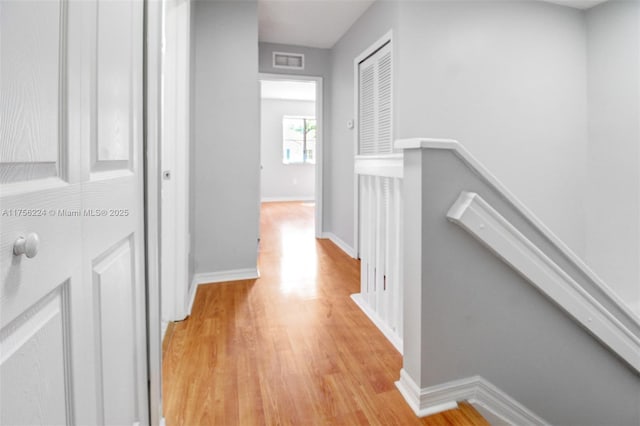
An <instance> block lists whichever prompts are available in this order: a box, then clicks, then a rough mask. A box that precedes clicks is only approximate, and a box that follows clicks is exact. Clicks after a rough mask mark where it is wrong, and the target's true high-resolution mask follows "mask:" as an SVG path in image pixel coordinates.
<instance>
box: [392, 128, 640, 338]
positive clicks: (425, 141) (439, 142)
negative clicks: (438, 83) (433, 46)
mask: <svg viewBox="0 0 640 426" xmlns="http://www.w3.org/2000/svg"><path fill="white" fill-rule="evenodd" d="M394 147H395V148H396V149H402V150H404V149H425V148H428V149H441V150H448V151H451V152H453V153H454V154H455V155H456V156H457V157H458V158H460V159H461V160H462V161H463V162H464V163H465V164H466V165H467V166H468V167H469V168H471V169H472V170H473V171H474V172H475V173H476V174H477V175H479V176H480V177H481V178H482V179H484V180H485V181H486V182H487V183H488V184H490V185H491V186H493V187H494V188H495V190H496V191H498V193H500V195H501V196H502V197H503V198H504V199H506V200H507V201H508V202H509V203H511V204H512V205H513V206H514V207H515V208H516V209H517V210H519V211H520V213H521V214H522V215H523V216H524V217H525V219H527V220H528V221H529V222H530V223H531V224H532V225H533V226H534V227H536V228H537V229H538V230H539V231H540V233H542V235H544V236H545V237H546V238H547V239H548V240H549V242H550V243H551V244H553V245H554V246H555V247H556V248H557V249H558V250H559V251H560V252H561V253H562V254H563V255H564V256H565V257H567V259H569V260H570V261H571V262H572V263H573V264H574V266H575V267H576V268H578V269H580V271H581V272H582V273H583V274H584V275H585V276H586V277H587V278H588V279H589V280H590V281H591V282H593V283H594V284H595V285H596V286H597V287H599V289H600V290H601V291H602V293H603V294H604V295H605V296H606V298H608V299H609V301H611V302H613V303H614V304H615V305H616V306H617V307H618V309H619V311H620V313H621V314H622V315H624V316H625V319H626V320H628V321H631V322H633V323H635V324H637V325H638V326H640V317H639V316H638V315H637V314H636V313H635V312H634V311H632V310H631V309H630V308H629V307H628V306H627V305H626V304H625V303H624V302H623V301H622V299H621V298H620V297H619V296H618V295H617V294H616V293H614V292H613V290H611V288H610V287H609V286H608V285H607V284H606V283H605V282H604V281H603V280H602V279H601V278H600V277H599V276H598V275H596V273H595V272H594V271H593V270H592V269H591V268H589V267H588V266H587V265H586V264H585V263H584V261H583V260H582V259H581V258H580V257H578V255H576V254H575V253H574V252H573V251H572V250H571V249H570V248H569V247H568V246H567V245H566V244H565V243H564V242H563V241H562V240H561V239H560V238H558V237H557V236H556V235H555V234H554V233H553V232H551V230H550V229H549V228H548V227H547V226H546V225H545V224H544V223H543V222H542V221H541V220H540V219H538V218H537V217H536V215H534V214H533V213H532V212H531V211H530V210H529V209H528V208H527V207H526V206H525V205H524V204H523V203H522V202H521V201H520V200H519V199H518V198H516V197H515V196H514V195H513V194H512V193H511V191H509V190H508V189H507V188H506V186H505V185H504V184H503V183H502V182H500V181H499V180H498V178H496V177H495V176H494V175H493V174H491V172H489V171H488V170H487V168H486V167H485V166H484V165H482V163H480V161H478V160H477V159H476V158H475V157H474V156H473V155H472V154H471V153H470V152H469V151H468V150H467V149H466V148H465V147H464V146H463V145H462V144H461V143H460V142H458V141H456V140H453V139H436V138H410V139H399V140H397V141H396V143H395V145H394Z"/></svg>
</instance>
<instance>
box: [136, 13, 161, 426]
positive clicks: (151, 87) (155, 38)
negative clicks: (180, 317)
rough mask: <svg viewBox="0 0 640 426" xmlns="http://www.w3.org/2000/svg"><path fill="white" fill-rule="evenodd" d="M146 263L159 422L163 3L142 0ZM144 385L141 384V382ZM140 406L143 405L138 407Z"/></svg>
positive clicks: (151, 376) (151, 374)
mask: <svg viewBox="0 0 640 426" xmlns="http://www.w3.org/2000/svg"><path fill="white" fill-rule="evenodd" d="M144 13H145V22H146V25H145V34H144V40H145V52H144V54H145V61H144V62H145V69H144V74H145V85H146V89H147V90H146V96H145V126H146V132H145V140H144V144H145V152H144V167H145V170H144V174H145V183H144V185H145V188H144V190H145V195H146V204H145V208H144V211H145V225H146V228H145V262H146V274H145V275H146V292H147V305H146V311H147V321H148V325H147V329H146V330H145V332H146V333H145V334H146V336H147V344H148V353H147V357H148V359H147V362H148V366H147V368H148V389H149V407H148V408H149V412H150V417H149V423H150V424H151V425H153V426H155V425H158V424H161V423H162V335H161V334H160V333H161V330H162V324H161V311H160V309H161V305H160V253H159V249H158V247H159V243H160V218H159V216H158V215H159V212H160V207H161V204H160V136H161V130H160V129H161V120H162V100H161V94H162V56H161V52H162V30H163V22H162V21H163V6H162V3H160V2H145V10H144ZM143 386H144V385H143ZM141 408H142V407H141Z"/></svg>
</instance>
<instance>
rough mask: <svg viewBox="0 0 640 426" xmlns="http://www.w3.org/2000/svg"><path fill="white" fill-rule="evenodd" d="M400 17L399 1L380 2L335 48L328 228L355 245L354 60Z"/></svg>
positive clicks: (332, 52)
mask: <svg viewBox="0 0 640 426" xmlns="http://www.w3.org/2000/svg"><path fill="white" fill-rule="evenodd" d="M396 19H397V7H396V3H395V2H386V1H377V2H375V3H373V5H372V6H371V7H370V8H369V9H368V10H367V11H366V12H365V13H364V14H363V15H362V17H361V18H360V19H359V20H358V21H357V22H356V23H355V24H354V25H353V26H352V27H351V29H349V31H348V32H347V33H346V34H345V35H344V36H343V37H342V38H341V39H340V40H338V42H337V43H336V44H335V46H334V47H333V49H332V50H331V101H332V102H331V106H332V107H331V123H332V127H331V133H330V140H331V147H330V149H329V152H328V153H326V154H325V158H326V159H327V161H326V164H325V173H326V176H327V177H326V179H325V182H326V189H325V194H326V198H325V203H326V204H325V205H326V209H325V211H327V215H326V217H325V227H326V230H328V231H330V232H333V233H334V234H335V235H337V236H338V238H340V239H341V240H342V241H344V242H345V243H347V244H349V245H350V246H351V247H354V241H353V232H354V229H353V227H354V223H353V207H354V203H353V197H354V194H353V180H354V174H353V156H354V133H353V130H351V129H348V128H347V121H348V120H352V119H355V118H356V117H355V114H354V108H355V106H354V87H353V83H354V82H353V73H354V71H353V66H354V65H353V60H354V59H355V58H356V57H357V56H358V55H360V53H362V52H363V51H364V50H365V49H367V48H368V47H369V46H371V45H372V44H373V43H375V42H376V41H377V40H378V39H379V38H380V37H382V36H383V35H385V34H386V33H387V32H388V31H389V30H391V29H394V28H395V26H396Z"/></svg>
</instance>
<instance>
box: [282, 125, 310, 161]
mask: <svg viewBox="0 0 640 426" xmlns="http://www.w3.org/2000/svg"><path fill="white" fill-rule="evenodd" d="M282 135H283V137H282V162H283V163H284V164H303V163H308V164H315V163H316V119H315V117H287V116H285V117H283V119H282Z"/></svg>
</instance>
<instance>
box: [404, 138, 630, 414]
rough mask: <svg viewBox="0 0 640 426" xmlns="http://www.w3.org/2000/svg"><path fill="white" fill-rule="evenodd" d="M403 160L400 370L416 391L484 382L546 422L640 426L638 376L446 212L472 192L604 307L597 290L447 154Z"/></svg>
mask: <svg viewBox="0 0 640 426" xmlns="http://www.w3.org/2000/svg"><path fill="white" fill-rule="evenodd" d="M405 155H406V157H405V180H404V182H403V190H404V199H405V200H406V204H405V213H404V214H405V216H404V218H405V222H404V226H405V246H404V250H405V253H407V258H406V259H405V261H404V270H405V293H404V303H405V306H407V307H409V308H408V309H406V310H405V313H404V314H405V317H404V327H405V334H404V368H405V370H406V371H407V372H408V373H409V374H410V376H411V377H412V378H413V379H414V381H415V382H416V383H418V385H419V386H420V387H421V388H424V387H428V386H433V385H436V384H441V383H444V382H448V381H451V380H456V379H462V378H466V377H470V376H474V375H480V376H482V377H484V378H486V379H487V380H489V381H490V382H491V383H493V384H494V385H496V386H497V387H498V388H500V389H502V390H503V391H505V392H506V393H507V394H508V395H509V396H511V397H512V398H514V399H515V400H516V401H518V402H520V403H521V404H523V405H524V406H525V407H527V408H529V409H531V410H532V411H533V412H534V413H536V414H538V415H539V416H541V417H542V418H544V419H545V420H547V421H549V422H550V423H551V424H558V425H576V426H578V425H579V426H588V425H594V426H595V425H605V424H606V425H620V426H628V425H637V424H640V410H639V409H638V398H639V397H640V377H639V376H638V374H637V373H636V372H635V371H634V370H633V369H632V368H630V367H629V366H628V365H627V364H625V363H624V362H623V361H621V360H620V359H619V358H618V357H617V356H616V355H614V354H613V353H611V352H610V351H609V350H608V349H606V348H605V347H604V346H603V345H602V344H600V343H599V342H598V341H597V340H596V339H594V338H593V337H592V336H591V335H589V334H588V332H587V331H585V330H584V329H583V328H582V327H581V326H580V325H579V324H577V323H576V322H574V321H573V320H572V319H571V318H570V317H569V316H568V315H567V314H566V313H565V312H564V311H563V310H562V309H561V308H560V307H558V306H556V305H555V304H554V303H553V302H552V301H550V300H549V299H548V298H547V297H545V296H544V295H542V294H541V293H540V292H538V290H537V289H536V288H535V287H533V286H532V285H531V284H529V283H528V282H527V281H526V280H525V279H523V278H522V277H521V276H520V275H518V274H517V273H516V272H515V271H513V270H512V269H511V268H510V267H509V266H507V265H506V264H505V263H504V262H503V261H501V260H500V259H499V258H498V257H497V256H495V255H494V254H493V253H491V251H490V250H488V249H487V248H485V247H484V246H483V245H481V244H480V243H479V242H478V241H476V240H475V239H474V237H472V236H471V235H470V234H468V233H467V232H466V231H464V230H463V229H462V228H460V227H458V226H457V225H455V224H453V223H450V222H448V221H447V219H446V214H447V211H448V209H449V208H450V207H451V205H452V204H453V203H454V202H455V201H456V199H457V198H458V196H459V194H460V192H461V191H463V190H466V191H473V192H477V193H478V194H480V196H482V197H483V198H484V199H485V200H486V201H487V202H489V204H491V205H492V206H493V207H494V208H496V210H498V212H500V214H501V215H503V216H504V217H505V218H506V219H507V220H509V221H510V222H511V223H513V224H514V225H515V226H516V227H517V228H518V230H519V231H520V232H522V233H523V234H524V235H525V236H526V237H527V238H528V239H530V240H531V241H533V242H534V244H536V245H537V246H538V247H540V248H541V249H542V250H543V251H544V253H545V254H546V255H548V256H550V257H551V259H553V261H554V262H556V263H558V264H559V265H561V267H563V269H564V270H565V271H566V272H567V273H568V274H569V275H570V276H571V277H572V278H573V279H574V280H576V281H577V282H578V283H579V284H580V285H581V286H582V287H583V288H585V290H587V291H588V292H589V293H590V294H592V295H593V296H594V297H595V298H596V299H597V300H598V301H601V302H603V303H605V305H606V304H607V303H608V302H607V300H606V298H605V297H603V296H602V294H599V292H598V289H597V288H596V287H595V286H593V283H592V282H590V280H589V279H588V278H587V277H586V276H584V275H583V274H582V273H581V272H580V271H579V270H578V269H577V268H576V267H574V266H572V263H571V262H570V261H569V260H568V259H567V258H565V257H564V256H563V255H562V253H561V252H559V251H558V250H557V249H556V248H555V247H554V246H553V244H551V243H550V242H549V241H548V240H547V239H546V238H545V237H544V236H543V235H542V234H541V233H540V232H538V231H537V230H536V229H535V228H534V227H533V226H532V225H531V224H530V223H529V222H528V221H527V220H526V219H525V218H524V217H523V216H522V215H521V214H520V212H518V211H517V210H516V209H514V208H513V206H512V205H511V204H510V203H509V202H507V201H506V200H505V199H504V198H503V197H502V196H501V195H500V194H499V193H498V192H496V191H495V190H494V189H493V188H492V187H491V186H490V185H488V184H487V183H486V182H485V181H484V180H482V179H480V178H479V177H478V175H476V174H475V173H474V172H473V171H472V170H470V169H469V168H468V167H467V166H466V165H464V163H463V162H462V161H461V160H460V159H459V158H458V157H456V156H455V155H454V154H453V153H452V152H447V151H438V150H425V151H420V150H412V152H410V153H408V154H405ZM420 164H421V167H422V168H421V169H418V166H419V165H420ZM420 203H421V204H422V209H421V210H420ZM416 212H421V213H418V214H416ZM407 244H408V245H407ZM610 308H611V309H612V312H614V313H615V314H614V315H616V317H617V318H620V319H621V320H623V321H624V324H625V325H626V326H628V327H629V329H630V330H631V332H632V333H633V334H634V335H636V336H638V335H640V325H639V324H638V323H637V322H636V321H634V320H633V319H631V318H630V317H627V316H624V315H623V313H621V312H620V311H619V310H617V309H616V308H615V306H611V307H610Z"/></svg>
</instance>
